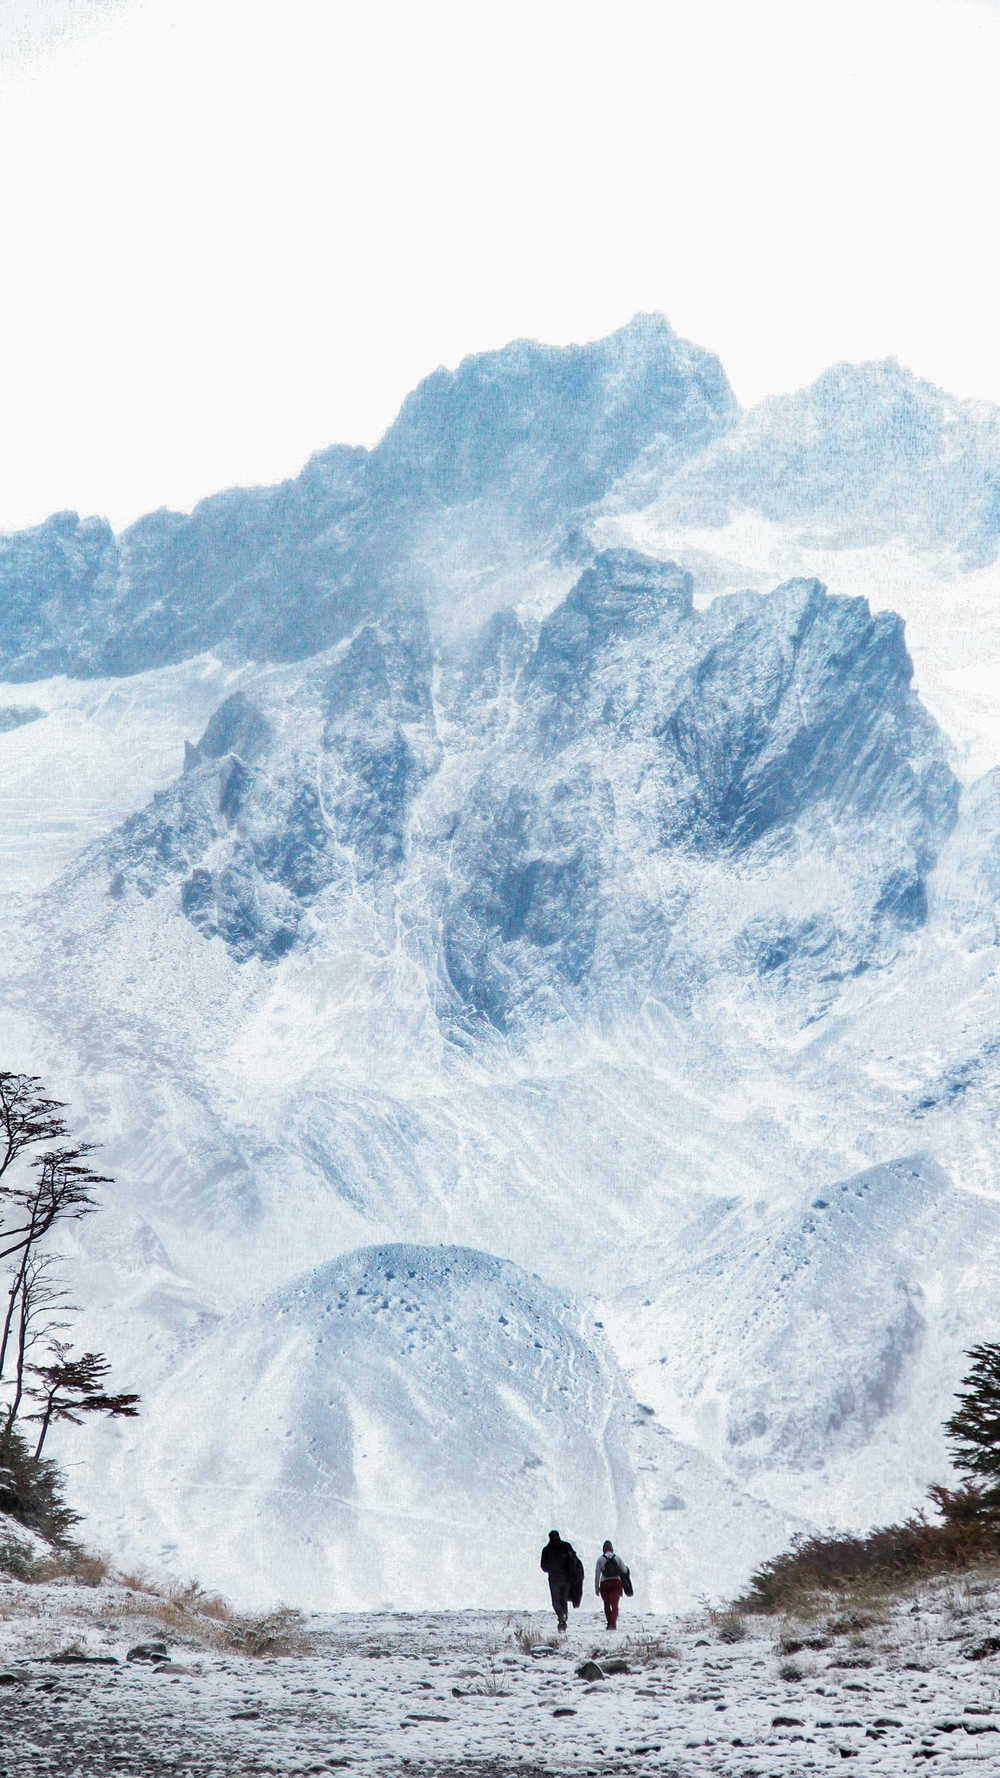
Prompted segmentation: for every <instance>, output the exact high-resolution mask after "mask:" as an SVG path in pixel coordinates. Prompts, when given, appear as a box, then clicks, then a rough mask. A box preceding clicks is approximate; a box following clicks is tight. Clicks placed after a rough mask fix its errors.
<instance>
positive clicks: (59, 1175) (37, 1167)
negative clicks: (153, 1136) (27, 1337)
mask: <svg viewBox="0 0 1000 1778" xmlns="http://www.w3.org/2000/svg"><path fill="white" fill-rule="evenodd" d="M62 1110H63V1107H62V1106H61V1105H60V1104H59V1102H58V1100H56V1099H49V1098H47V1097H46V1096H45V1094H44V1092H43V1091H42V1084H41V1081H39V1080H38V1079H37V1078H36V1076H34V1075H32V1074H9V1073H0V1260H2V1259H10V1258H11V1257H12V1256H13V1255H15V1254H17V1255H23V1254H24V1253H26V1252H30V1250H31V1248H32V1247H34V1246H36V1245H37V1243H38V1242H39V1241H40V1240H42V1238H43V1236H45V1235H47V1234H48V1232H49V1230H50V1229H51V1228H53V1226H54V1225H55V1224H56V1223H57V1222H59V1221H64V1220H66V1219H75V1218H77V1217H80V1216H87V1215H89V1213H90V1212H91V1211H92V1210H96V1208H97V1204H96V1201H95V1199H94V1196H93V1191H94V1187H95V1186H99V1185H109V1184H110V1183H111V1182H110V1180H109V1179H107V1178H106V1177H105V1175H104V1174H101V1173H95V1171H94V1169H93V1168H92V1167H91V1166H89V1165H88V1163H87V1158H86V1157H87V1156H88V1155H89V1154H91V1153H92V1152H93V1149H92V1144H91V1143H89V1142H83V1143H80V1142H74V1141H73V1139H72V1137H71V1136H70V1133H69V1131H68V1129H67V1127H66V1124H65V1121H64V1119H63V1118H62V1117H61V1116H60V1113H61V1111H62ZM5 1331H6V1334H7V1336H8V1337H9V1332H10V1327H9V1323H8V1326H7V1328H6V1330H5Z"/></svg>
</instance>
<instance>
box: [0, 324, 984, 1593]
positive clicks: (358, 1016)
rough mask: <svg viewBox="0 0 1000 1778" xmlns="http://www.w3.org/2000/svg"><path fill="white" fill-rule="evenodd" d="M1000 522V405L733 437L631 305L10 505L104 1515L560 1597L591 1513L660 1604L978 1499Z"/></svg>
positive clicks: (751, 417) (0, 591) (911, 409)
mask: <svg viewBox="0 0 1000 1778" xmlns="http://www.w3.org/2000/svg"><path fill="white" fill-rule="evenodd" d="M998 537H1000V416H998V412H997V410H993V409H990V408H987V407H985V406H979V405H976V404H972V403H967V402H957V401H954V400H952V399H950V398H949V397H947V396H944V395H942V394H941V393H940V392H939V391H937V390H935V389H933V388H931V387H930V386H929V385H927V384H924V383H921V382H920V381H919V380H918V379H916V378H914V377H912V376H910V375H909V374H908V373H906V372H904V371H903V370H901V369H900V368H899V367H898V366H897V365H895V364H894V363H891V362H890V363H888V364H882V365H874V366H860V367H855V366H842V367H838V368H837V369H835V370H833V371H830V372H828V373H827V374H826V375H825V376H824V377H822V378H820V380H819V381H818V382H817V383H816V384H815V385H814V386H813V387H812V388H811V389H810V390H807V391H804V392H802V393H801V394H798V395H793V396H788V397H782V398H780V399H777V400H773V401H770V402H767V403H764V404H762V406H761V407H759V408H757V409H754V410H751V411H750V412H748V413H742V412H740V410H739V408H738V406H737V404H736V402H735V400H734V398H733V396H732V393H731V391H730V389H729V386H728V383H727V381H726V378H725V375H724V373H723V371H722V369H721V367H720V366H719V364H718V362H717V360H716V359H714V358H713V357H712V356H711V355H710V354H708V353H706V352H703V351H700V350H699V349H697V348H695V347H693V346H691V345H689V344H687V343H686V342H684V341H682V340H679V339H678V338H677V337H676V335H674V333H673V332H672V331H671V329H670V328H669V326H668V325H667V323H666V322H665V321H664V320H662V318H660V317H649V316H645V317H639V318H637V320H636V321H635V322H633V323H632V324H631V325H630V326H629V327H627V328H624V329H622V330H621V331H620V332H619V333H617V334H614V335H612V336H611V337H610V338H609V339H607V340H605V341H602V342H599V343H598V344H596V345H592V346H586V347H573V348H566V349H553V348H546V347H542V346H537V345H534V344H529V343H524V342H520V343H517V344H515V345H513V346H510V347H507V348H505V349H504V350H502V351H500V352H496V353H491V354H488V355H486V356H484V357H481V358H476V359H471V360H468V361H467V362H466V363H464V364H463V365H461V366H460V367H459V369H458V370H457V371H455V372H445V371H439V372H437V373H435V375H434V376H432V377H430V378H428V379H427V381H426V382H425V383H423V384H422V385H421V386H420V388H419V389H418V390H416V391H415V393H414V394H413V395H411V396H410V397H409V398H408V400H407V401H406V403H404V406H403V408H402V411H401V413H400V415H399V418H398V419H397V421H396V422H395V424H394V425H393V426H392V427H391V428H390V430H389V432H388V433H387V434H386V436H385V438H384V439H383V440H382V442H381V443H380V444H379V445H378V446H377V447H376V448H375V449H374V450H372V451H370V452H366V451H361V450H354V449H347V448H346V447H334V448H333V449H332V450H328V451H325V452H322V453H321V454H320V455H319V456H317V457H315V458H313V459H312V461H311V462H310V463H309V464H308V465H307V467H306V469H305V470H304V471H303V472H302V474H301V475H300V476H299V477H298V478H297V479H296V480H295V481H292V482H289V483H286V484H284V485H282V486H281V487H279V488H274V489H263V490H260V489H259V490H251V491H235V492H231V493H228V494H224V495H220V496H218V497H215V498H213V499H211V500H208V501H205V502H203V503H202V505H201V506H199V507H197V508H196V509H195V511H194V512H193V513H192V514H191V515H190V516H189V517H184V516H181V515H177V514H171V513H166V512H161V513H156V514H153V515H151V516H150V517H148V518H146V519H143V520H141V521H140V522H139V523H138V524H137V525H134V526H132V527H131V528H130V529H129V530H128V531H126V532H124V533H123V534H122V535H121V536H118V537H116V536H115V535H114V534H113V533H112V531H111V530H110V528H109V527H108V526H107V525H105V524H104V523H103V521H100V520H97V519H86V520H84V521H80V520H79V519H78V518H77V517H76V515H67V514H61V515H57V516H56V517H55V518H53V519H50V520H49V521H48V522H47V523H46V524H44V525H42V526H39V527H37V528H36V529H34V530H32V531H29V532H23V533H20V534H18V535H17V536H14V537H10V538H7V539H4V540H0V606H2V609H3V610H4V613H5V619H6V621H5V623H4V625H3V628H2V631H0V651H2V664H0V674H2V676H3V683H2V684H0V764H2V766H3V780H2V782H3V788H2V790H0V813H2V814H3V816H4V818H5V822H6V830H7V833H8V838H9V846H8V854H9V856H8V863H7V866H6V874H5V875H4V874H0V890H3V891H4V892H5V893H4V894H3V896H2V899H0V921H2V933H3V955H4V958H5V962H4V1002H5V1008H6V1024H7V1039H8V1044H9V1046H10V1047H9V1053H8V1054H7V1056H6V1058H5V1061H6V1065H8V1066H18V1067H24V1068H30V1069H32V1070H34V1071H36V1072H38V1073H40V1074H43V1075H44V1076H45V1078H46V1080H47V1081H48V1082H49V1084H50V1085H51V1087H52V1088H53V1090H55V1091H57V1092H58V1093H59V1095H60V1096H61V1097H64V1098H67V1099H68V1100H69V1101H70V1103H71V1106H72V1108H73V1115H74V1118H75V1119H76V1120H77V1121H78V1123H79V1124H80V1126H81V1127H82V1128H83V1129H84V1130H85V1131H86V1133H87V1134H88V1135H89V1136H90V1137H91V1138H92V1139H94V1140H97V1141H99V1142H101V1143H102V1144H103V1145H104V1153H103V1155H102V1163H103V1162H106V1164H107V1167H108V1170H110V1171H112V1172H114V1173H115V1176H116V1178H117V1181H118V1184H117V1187H116V1188H115V1190H114V1191H113V1192H112V1193H111V1194H110V1195H109V1198H108V1208H107V1210H106V1212H105V1214H104V1215H103V1216H102V1217H100V1218H93V1219H91V1220H90V1221H89V1222H88V1223H87V1224H85V1225H82V1226H81V1228H80V1229H79V1231H78V1233H77V1234H76V1235H75V1236H74V1243H75V1245H74V1250H73V1263H74V1266H75V1268H76V1270H75V1276H76V1278H77V1280H78V1282H77V1283H76V1284H75V1286H74V1288H75V1289H76V1291H77V1293H78V1297H79V1298H80V1300H81V1301H82V1302H83V1304H84V1310H85V1317H86V1325H87V1326H88V1327H92V1328H93V1329H94V1330H95V1333H94V1337H95V1338H96V1337H97V1332H98V1331H99V1332H100V1339H101V1345H102V1348H103V1349H107V1350H108V1351H109V1352H110V1353H111V1355H112V1356H113V1357H114V1359H115V1363H116V1372H117V1373H120V1374H121V1376H122V1378H123V1379H124V1380H125V1381H126V1382H127V1383H128V1385H129V1386H135V1387H138V1388H140V1389H141V1390H142V1391H143V1394H144V1397H145V1401H146V1407H145V1412H144V1416H143V1418H142V1419H141V1420H139V1421H137V1422H135V1423H134V1424H131V1423H130V1424H128V1425H124V1424H123V1425H117V1426H113V1427H111V1428H104V1429H101V1430H98V1431H95V1432H93V1433H87V1435H86V1439H85V1449H86V1450H87V1452H88V1453H89V1455H90V1457H91V1458H92V1460H93V1461H92V1462H91V1463H90V1464H89V1465H85V1466H83V1467H82V1468H81V1469H80V1470H79V1471H77V1470H74V1488H75V1489H76V1491H77V1494H78V1498H79V1501H80V1503H81V1504H83V1505H84V1506H86V1508H87V1509H88V1511H89V1512H90V1513H91V1515H92V1518H93V1523H94V1526H95V1528H96V1532H97V1533H99V1534H100V1535H101V1536H103V1537H105V1538H109V1539H110V1538H113V1539H114V1540H115V1541H116V1542H117V1543H118V1544H120V1545H122V1546H125V1547H128V1548H130V1549H131V1550H132V1552H133V1553H134V1554H135V1556H136V1558H137V1559H138V1557H139V1556H140V1555H145V1557H146V1559H148V1560H163V1561H164V1562H168V1563H174V1564H175V1565H180V1566H181V1567H182V1568H183V1569H184V1571H185V1572H195V1571H197V1572H198V1573H199V1574H200V1575H201V1576H202V1577H203V1578H204V1579H205V1581H206V1582H208V1583H210V1584H214V1585H218V1586H222V1587H224V1588H226V1589H227V1590H229V1591H231V1592H232V1593H233V1594H234V1595H236V1596H237V1597H254V1598H258V1599H266V1598H268V1597H274V1596H276V1595H278V1594H281V1595H283V1596H285V1597H293V1598H294V1599H297V1600H301V1601H303V1602H306V1603H310V1604H315V1605H329V1606H336V1605H337V1604H340V1603H345V1604H346V1603H347V1601H348V1599H350V1600H351V1601H352V1602H358V1601H359V1599H360V1600H361V1602H362V1603H364V1602H365V1599H367V1600H368V1602H370V1603H381V1604H384V1603H386V1602H387V1601H391V1600H394V1601H395V1602H396V1603H403V1604H406V1605H408V1606H409V1605H413V1606H417V1605H419V1606H434V1605H458V1604H470V1605H474V1604H476V1603H489V1604H492V1605H497V1604H504V1603H510V1604H511V1605H526V1604H530V1603H532V1602H534V1601H535V1600H536V1598H537V1599H538V1600H539V1601H541V1600H542V1598H543V1589H540V1588H539V1587H538V1580H539V1579H540V1577H538V1576H536V1572H535V1565H536V1563H537V1551H536V1550H535V1544H536V1543H538V1544H539V1547H540V1542H541V1541H543V1540H544V1535H545V1533H546V1532H547V1531H548V1529H549V1526H550V1525H551V1524H557V1525H559V1526H560V1528H561V1529H564V1530H565V1531H566V1533H567V1534H568V1535H573V1533H574V1528H576V1531H577V1539H578V1541H580V1542H584V1543H586V1541H587V1540H590V1541H594V1540H596V1543H597V1546H598V1547H599V1543H600V1541H601V1539H602V1538H603V1537H604V1536H606V1535H611V1536H613V1537H617V1536H620V1537H621V1538H622V1540H623V1542H627V1543H628V1544H629V1546H630V1547H629V1554H630V1558H631V1557H632V1555H633V1554H634V1557H635V1560H634V1564H633V1565H634V1566H635V1567H636V1568H637V1570H640V1571H642V1572H644V1574H645V1586H646V1588H647V1594H646V1596H647V1598H651V1601H652V1602H653V1603H656V1604H658V1605H666V1604H670V1603H672V1602H680V1601H682V1600H685V1599H689V1598H692V1597H694V1596H696V1595H697V1594H698V1593H699V1592H702V1591H705V1590H708V1591H713V1590H724V1589H728V1588H734V1587H735V1586H737V1585H738V1584H739V1582H740V1581H741V1580H742V1579H743V1578H745V1575H746V1572H747V1570H748V1568H749V1567H750V1566H751V1565H752V1563H753V1562H754V1561H755V1560H756V1559H758V1558H760V1557H762V1556H763V1555H765V1554H766V1553H769V1552H770V1551H773V1550H774V1549H775V1548H776V1547H778V1545H779V1544H780V1543H781V1542H782V1541H784V1540H785V1539H787V1537H788V1536H789V1535H790V1533H791V1531H792V1530H793V1529H794V1528H795V1527H797V1526H801V1525H806V1524H809V1523H816V1522H823V1523H826V1522H828V1521H829V1520H830V1519H831V1518H836V1517H840V1518H841V1519H843V1520H844V1521H846V1522H850V1523H855V1524H861V1523H867V1522H868V1521H870V1520H872V1519H885V1518H887V1517H889V1516H891V1515H892V1514H893V1513H895V1512H900V1511H905V1510H908V1509H911V1508H914V1507H916V1506H917V1505H918V1504H919V1502H920V1498H921V1494H922V1490H923V1489H924V1487H925V1486H926V1484H927V1483H928V1482H930V1481H933V1480H936V1479H942V1478H944V1477H945V1476H946V1475H947V1465H946V1455H945V1451H944V1446H943V1441H942V1437H941V1433H940V1422H941V1420H942V1418H943V1416H944V1414H945V1412H946V1411H947V1407H948V1402H949V1397H950V1394H951V1392H952V1391H953V1389H954V1387H955V1384H956V1383H957V1381H958V1378H959V1376H960V1374H961V1363H962V1359H961V1353H962V1350H963V1346H964V1345H967V1344H968V1343H970V1342H971V1341H972V1340H975V1339H978V1338H982V1337H991V1336H992V1334H993V1333H994V1331H995V1327H994V1322H993V1320H992V1319H991V1317H992V1316H993V1313H994V1311H993V1307H992V1305H993V1303H994V1301H995V1298H996V1290H997V1285H998V1283H1000V1222H998V1216H1000V1209H998V1197H997V1193H996V1189H995V1183H994V1179H995V1167H996V1159H997V1147H998V1143H997V1135H996V1128H995V1123H996V1119H995V1105H996V1097H995V1093H996V1088H997V1085H998V1084H1000V1082H998V1078H997V1077H998V1072H1000V1065H998V1060H997V1058H998V1057H1000V999H998V994H997V988H996V979H997V961H998V959H997V944H998V922H997V917H996V908H997V900H998V897H1000V789H998V786H1000V772H998V771H996V770H994V769H990V770H989V771H987V772H986V773H985V774H983V773H977V772H976V771H974V770H973V769H972V764H971V763H970V762H975V763H978V764H982V763H987V764H988V765H989V766H990V767H991V768H992V767H994V766H995V765H996V764H997V762H998V761H1000V723H998V722H997V721H996V712H995V710H993V709H992V707H991V705H990V699H989V686H990V685H991V684H993V683H995V680H994V679H993V677H992V675H993V673H994V671H995V669H996V668H997V667H998V666H1000V619H998V617H997V615H996V614H997V612H998V611H1000V605H998V604H997V601H996V597H995V595H996V593H997V592H998V591H1000V570H998V568H997V544H998ZM754 563H756V564H757V566H756V568H754V566H753V565H754ZM824 583H826V584H824ZM754 585H756V586H758V587H760V586H762V587H763V590H759V591H753V590H748V588H749V587H752V586H754ZM892 606H898V608H899V611H900V613H901V616H902V618H904V619H905V620H906V624H907V629H906V630H904V624H903V622H902V621H901V617H900V615H897V614H896V613H895V612H894V611H893V609H891V607H892ZM887 607H888V608H887ZM908 634H912V635H914V636H915V638H916V643H915V648H914V654H915V664H916V674H914V659H913V658H912V657H911V652H910V649H909V648H908ZM952 710H955V711H956V712H958V715H959V717H960V721H959V723H958V726H957V730H956V732H957V736H958V741H959V742H960V745H959V746H957V747H956V745H955V744H954V743H953V741H952V739H951V738H950V737H949V736H948V734H946V733H945V732H943V730H942V727H941V720H940V719H941V717H942V716H945V717H948V716H950V713H951V711H952ZM963 724H964V726H963ZM79 1436H82V1435H78V1437H79ZM80 1448H81V1447H80V1446H79V1444H78V1445H77V1447H76V1449H77V1450H79V1449H80ZM470 1547H475V1549H476V1550H477V1552H478V1554H477V1561H476V1564H475V1570H474V1572H470V1565H469V1560H468V1551H469V1549H470ZM352 1550H354V1551H357V1550H362V1551H363V1552H364V1562H363V1573H364V1575H365V1576H366V1577H367V1578H365V1580H364V1581H363V1582H362V1581H359V1578H358V1574H357V1572H356V1571H352V1572H351V1573H350V1576H349V1578H345V1564H346V1566H347V1567H350V1552H351V1551H352ZM366 1589H367V1590H366ZM362 1595H363V1597H362Z"/></svg>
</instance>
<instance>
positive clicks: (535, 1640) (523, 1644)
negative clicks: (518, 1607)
mask: <svg viewBox="0 0 1000 1778" xmlns="http://www.w3.org/2000/svg"><path fill="white" fill-rule="evenodd" d="M511 1635H512V1636H513V1639H514V1641H515V1642H516V1643H517V1646H518V1648H519V1649H520V1650H521V1653H522V1654H523V1655H530V1654H533V1653H534V1652H535V1650H536V1649H542V1648H558V1647H559V1638H558V1637H557V1636H553V1635H552V1634H550V1633H547V1632H546V1631H544V1630H535V1629H533V1628H532V1626H531V1625H530V1624H515V1625H514V1628H513V1630H512V1631H511Z"/></svg>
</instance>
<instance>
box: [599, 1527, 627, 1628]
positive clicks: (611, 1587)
mask: <svg viewBox="0 0 1000 1778" xmlns="http://www.w3.org/2000/svg"><path fill="white" fill-rule="evenodd" d="M631 1591H632V1581H631V1576H630V1574H629V1566H628V1563H627V1562H623V1561H622V1559H621V1557H620V1556H616V1555H615V1547H614V1544H613V1543H612V1542H611V1539H610V1537H606V1538H605V1540H604V1548H603V1549H602V1551H601V1553H600V1555H599V1556H598V1558H597V1569H596V1572H595V1574H594V1592H595V1593H599V1594H600V1596H601V1599H602V1601H603V1604H604V1621H605V1623H606V1624H607V1627H608V1629H609V1630H617V1628H618V1607H619V1605H620V1604H621V1602H622V1594H623V1593H624V1592H628V1593H631Z"/></svg>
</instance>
